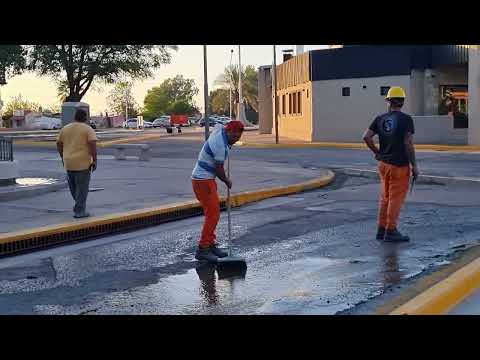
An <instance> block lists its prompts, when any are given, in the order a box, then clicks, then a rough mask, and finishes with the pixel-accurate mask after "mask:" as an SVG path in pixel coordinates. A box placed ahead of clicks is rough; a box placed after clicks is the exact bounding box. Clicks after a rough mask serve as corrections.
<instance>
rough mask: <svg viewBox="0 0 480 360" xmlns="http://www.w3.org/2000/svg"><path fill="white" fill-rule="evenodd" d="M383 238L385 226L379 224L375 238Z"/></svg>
mask: <svg viewBox="0 0 480 360" xmlns="http://www.w3.org/2000/svg"><path fill="white" fill-rule="evenodd" d="M384 238H385V228H384V227H383V226H379V227H378V230H377V240H383V239H384Z"/></svg>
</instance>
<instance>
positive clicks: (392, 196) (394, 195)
mask: <svg viewBox="0 0 480 360" xmlns="http://www.w3.org/2000/svg"><path fill="white" fill-rule="evenodd" d="M378 170H379V173H380V181H381V185H382V189H381V191H382V192H381V195H380V209H379V211H378V226H381V227H384V228H386V229H388V230H393V229H395V228H396V227H397V222H398V218H399V216H400V210H401V209H402V206H403V203H404V201H405V197H406V196H407V193H408V183H409V179H410V166H409V165H407V166H395V165H390V164H387V163H384V162H380V163H379V165H378Z"/></svg>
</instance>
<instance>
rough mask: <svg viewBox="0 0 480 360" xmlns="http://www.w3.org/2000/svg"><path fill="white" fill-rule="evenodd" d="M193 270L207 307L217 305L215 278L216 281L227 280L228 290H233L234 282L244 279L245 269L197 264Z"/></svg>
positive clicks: (218, 297) (217, 296)
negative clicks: (195, 272)
mask: <svg viewBox="0 0 480 360" xmlns="http://www.w3.org/2000/svg"><path fill="white" fill-rule="evenodd" d="M195 270H196V271H197V275H198V278H199V279H200V285H201V288H202V291H201V293H202V296H203V298H204V300H205V302H206V303H207V304H208V305H218V304H219V299H220V296H219V295H218V293H217V276H216V274H215V272H217V274H218V280H227V281H228V282H229V283H230V288H231V289H233V283H234V281H235V280H238V279H241V280H244V279H245V275H246V273H247V269H246V268H245V269H232V268H229V267H224V266H217V265H215V264H208V263H207V264H199V265H198V266H197V267H196V268H195Z"/></svg>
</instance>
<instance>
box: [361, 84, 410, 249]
mask: <svg viewBox="0 0 480 360" xmlns="http://www.w3.org/2000/svg"><path fill="white" fill-rule="evenodd" d="M405 97H406V95H405V91H404V90H403V89H402V88H401V87H398V86H394V87H391V88H390V89H389V91H388V94H387V96H386V98H385V99H386V101H387V102H388V112H387V113H385V114H383V115H379V116H377V117H376V118H375V120H374V121H373V122H372V124H371V125H370V127H369V128H368V129H367V130H366V131H365V134H364V135H363V140H364V141H365V143H366V144H367V146H368V147H369V148H370V149H371V150H372V151H373V152H374V154H375V159H377V160H378V161H379V166H378V168H379V174H380V180H381V186H382V188H381V195H380V209H379V213H378V230H377V239H378V240H385V241H391V242H398V241H409V240H410V238H409V237H408V236H404V235H402V234H401V233H400V232H399V231H398V229H397V222H398V218H399V215H400V210H401V208H402V206H403V203H404V201H405V197H406V195H407V192H408V185H409V179H410V175H412V176H413V180H416V179H417V177H418V167H417V162H416V158H415V148H414V145H413V134H414V133H415V129H414V125H413V119H412V117H411V116H410V115H407V114H405V113H403V112H401V109H402V106H403V104H404V102H405ZM375 135H378V137H379V142H380V149H379V148H377V146H376V145H375V143H374V142H373V137H374V136H375Z"/></svg>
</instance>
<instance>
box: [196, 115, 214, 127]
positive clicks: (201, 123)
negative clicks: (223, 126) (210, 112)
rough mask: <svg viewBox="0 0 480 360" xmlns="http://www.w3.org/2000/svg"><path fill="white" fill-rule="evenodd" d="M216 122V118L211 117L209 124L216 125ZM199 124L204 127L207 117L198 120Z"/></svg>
mask: <svg viewBox="0 0 480 360" xmlns="http://www.w3.org/2000/svg"><path fill="white" fill-rule="evenodd" d="M215 124H217V121H215V119H212V118H211V117H210V118H209V121H208V126H209V127H211V126H215ZM198 126H200V127H204V126H205V118H201V119H200V121H199V122H198Z"/></svg>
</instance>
